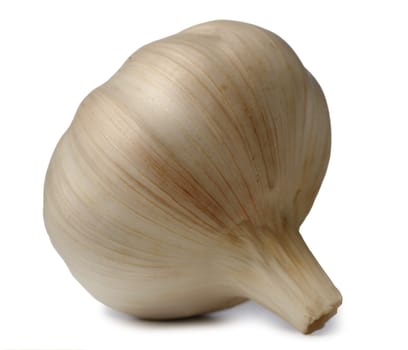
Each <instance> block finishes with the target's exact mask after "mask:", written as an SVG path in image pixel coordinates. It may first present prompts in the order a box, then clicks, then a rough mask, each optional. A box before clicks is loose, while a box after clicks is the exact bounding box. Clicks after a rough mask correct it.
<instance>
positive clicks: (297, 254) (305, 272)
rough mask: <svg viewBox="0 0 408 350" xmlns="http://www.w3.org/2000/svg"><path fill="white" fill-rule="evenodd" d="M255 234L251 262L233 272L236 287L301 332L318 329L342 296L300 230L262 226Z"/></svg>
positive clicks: (338, 303) (332, 313)
mask: <svg viewBox="0 0 408 350" xmlns="http://www.w3.org/2000/svg"><path fill="white" fill-rule="evenodd" d="M257 236H258V237H262V236H264V238H261V240H262V242H261V243H262V244H258V245H257V246H256V247H254V248H255V250H256V251H257V254H254V255H253V258H252V263H251V262H249V263H248V266H247V268H245V267H243V268H242V270H241V271H240V274H238V275H236V277H237V279H238V280H237V284H238V288H239V289H240V290H241V291H242V293H243V294H244V295H245V296H246V297H248V298H249V299H252V300H255V301H256V302H257V303H259V304H261V305H263V306H265V307H266V308H268V309H270V310H271V311H273V312H275V313H276V314H278V315H279V316H280V317H282V318H283V319H285V320H286V321H288V322H289V323H290V324H292V325H293V326H294V327H295V328H297V329H298V330H300V331H301V332H303V333H304V334H308V333H311V332H313V331H315V330H317V329H319V328H321V327H322V326H323V325H324V323H325V322H326V321H327V320H328V319H329V318H330V317H332V316H333V315H335V314H336V312H337V308H338V307H339V306H340V305H341V303H342V296H341V294H340V293H339V291H338V290H337V288H336V287H335V286H334V285H333V283H332V282H331V280H330V279H329V277H328V276H327V274H326V273H325V272H324V270H323V269H322V267H321V266H320V264H319V263H318V262H317V260H316V259H315V257H314V256H313V254H312V253H311V252H310V250H309V248H308V247H307V245H306V243H305V242H304V240H303V238H302V236H301V235H300V233H298V232H296V231H290V232H280V233H278V234H276V233H273V232H272V231H271V230H268V229H265V228H263V229H262V236H261V235H260V234H259V233H258V234H257ZM248 242H249V241H248ZM252 251H254V250H252ZM241 254H242V253H241Z"/></svg>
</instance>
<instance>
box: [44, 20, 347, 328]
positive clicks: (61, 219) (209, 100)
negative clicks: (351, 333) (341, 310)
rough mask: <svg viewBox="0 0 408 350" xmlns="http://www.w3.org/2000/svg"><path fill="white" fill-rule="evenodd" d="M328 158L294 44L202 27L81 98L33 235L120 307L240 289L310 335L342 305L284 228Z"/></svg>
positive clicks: (176, 305) (224, 303)
mask: <svg viewBox="0 0 408 350" xmlns="http://www.w3.org/2000/svg"><path fill="white" fill-rule="evenodd" d="M329 153H330V124H329V115H328V109H327V105H326V101H325V99H324V96H323V93H322V91H321V89H320V87H319V85H318V83H317V82H316V80H315V79H314V78H313V77H312V75H311V74H310V73H309V72H308V71H307V70H306V69H305V68H304V66H303V65H302V63H301V62H300V60H299V59H298V57H297V56H296V54H295V53H294V52H293V50H292V49H291V48H290V47H289V46H288V45H287V44H286V43H285V42H284V41H283V40H282V39H281V38H279V37H278V36H276V35H274V34H273V33H270V32H268V31H266V30H264V29H261V28H259V27H255V26H252V25H249V24H244V23H239V22H232V21H215V22H209V23H204V24H201V25H198V26H195V27H192V28H189V29H187V30H184V31H182V32H180V33H178V34H176V35H173V36H170V37H168V38H165V39H162V40H158V41H156V42H154V43H151V44H149V45H146V46H144V47H142V48H141V49H140V50H138V51H136V52H135V53H134V54H133V55H132V56H130V57H129V59H128V60H127V61H126V62H125V63H124V65H123V66H122V67H121V68H120V69H119V70H118V72H116V74H115V75H114V76H113V77H112V78H111V79H109V80H108V81H107V82H106V83H105V84H103V85H102V86H100V87H98V88H96V89H95V90H93V91H92V92H91V93H90V94H89V95H88V96H87V97H86V98H85V99H84V101H83V102H82V103H81V105H80V106H79V108H78V111H77V113H76V115H75V118H74V120H73V122H72V124H71V126H70V127H69V129H68V130H67V132H66V133H65V134H64V136H63V137H62V139H61V140H60V142H59V144H58V145H57V147H56V150H55V151H54V154H53V157H52V159H51V162H50V166H49V169H48V172H47V176H46V181H45V190H44V220H45V224H46V228H47V232H48V233H49V235H50V238H51V241H52V243H53V245H54V247H55V248H56V250H57V251H58V253H59V254H60V255H61V256H62V257H63V259H64V260H65V262H66V264H67V266H68V267H69V269H70V271H71V272H72V274H73V275H74V276H75V277H76V278H77V280H78V281H79V282H80V283H81V284H82V285H83V286H84V287H85V288H86V289H87V290H88V291H89V292H90V293H91V294H92V295H93V296H94V297H95V298H96V299H98V300H100V301H101V302H103V303H105V304H107V305H109V306H111V307H113V308H116V309H118V310H121V311H124V312H128V313H130V314H133V315H136V316H139V317H144V318H153V319H157V318H178V317H186V316H192V315H196V314H200V313H205V312H210V311H214V310H217V309H222V308H225V307H231V306H233V305H235V304H237V303H240V302H242V301H244V300H246V299H247V298H252V299H254V300H256V301H258V302H259V303H261V304H263V305H265V306H266V307H268V308H269V309H271V310H272V311H274V312H277V313H278V314H279V315H281V317H283V318H285V319H286V320H288V321H289V322H290V323H291V324H293V325H294V326H295V327H296V328H298V329H299V330H301V331H302V332H308V331H310V330H311V329H314V328H315V327H317V326H318V325H320V323H324V320H325V317H329V314H330V312H334V306H333V305H337V304H336V302H337V303H338V302H339V300H340V301H341V296H340V294H339V293H338V291H337V289H335V287H334V286H333V284H332V283H331V281H330V280H329V279H328V277H327V276H326V274H325V273H324V271H323V270H322V269H321V268H320V266H319V265H318V263H317V261H316V260H315V259H314V258H313V256H312V255H311V253H310V251H309V250H308V248H307V247H306V245H305V244H304V242H303V240H302V238H301V236H300V235H299V233H298V228H299V226H300V224H301V223H302V222H303V220H304V218H305V217H306V215H307V213H308V212H309V210H310V208H311V206H312V204H313V201H314V198H315V196H316V194H317V192H318V189H319V187H320V183H321V181H322V179H323V177H324V174H325V171H326V167H327V162H328V159H329ZM290 295H291V297H289V296H290ZM288 298H289V299H288ZM329 304H330V305H332V306H329Z"/></svg>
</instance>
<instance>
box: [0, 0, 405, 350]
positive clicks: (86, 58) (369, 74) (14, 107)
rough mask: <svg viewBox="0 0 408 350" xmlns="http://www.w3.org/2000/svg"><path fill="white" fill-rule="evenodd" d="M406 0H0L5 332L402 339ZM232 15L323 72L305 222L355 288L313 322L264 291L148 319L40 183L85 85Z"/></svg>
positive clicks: (108, 341) (20, 342)
mask: <svg viewBox="0 0 408 350" xmlns="http://www.w3.org/2000/svg"><path fill="white" fill-rule="evenodd" d="M407 18H408V10H407V9H405V8H404V1H400V2H397V1H383V2H377V1H367V2H365V1H353V2H351V1H350V2H347V1H337V2H335V1H320V2H319V1H299V2H295V1H284V0H280V1H255V0H251V1H245V2H244V1H231V2H226V1H224V2H223V1H220V0H219V1H214V2H210V1H208V0H207V1H202V2H201V1H200V2H198V1H197V2H196V1H188V2H187V1H176V0H172V1H161V2H159V1H151V0H150V1H147V0H146V1H133V2H124V1H110V2H106V1H95V2H90V1H83V2H82V1H78V2H75V1H65V2H63V1H48V2H45V1H25V2H22V1H8V2H7V1H1V3H0V118H1V122H0V162H1V163H0V164H1V171H0V177H1V181H0V186H1V192H0V204H1V213H2V214H1V216H0V218H1V220H0V234H1V242H0V269H1V270H0V348H4V349H17V348H19V349H34V348H35V349H40V348H41V349H51V348H52V349H68V348H70V349H104V348H110V349H115V348H117V349H166V348H170V349H173V348H174V349H217V348H220V349H234V348H235V349H247V348H259V349H262V348H264V349H293V348H295V347H301V348H302V349H328V348H329V349H344V348H346V347H350V346H353V347H357V346H359V347H362V346H364V347H365V348H368V347H369V346H371V347H373V346H376V347H377V346H378V347H379V348H385V347H387V348H401V349H402V348H407V346H408V341H407V336H406V328H407V324H408V322H407V316H406V315H407V313H408V302H407V298H408V286H407V278H408V273H407V267H408V240H407V234H408V232H407V226H406V223H405V220H406V218H407V209H408V200H407V198H408V188H407V182H408V181H407V180H408V171H407V161H408V157H407V153H408V138H407V134H408V121H407V118H408V107H407V104H408V96H407V95H408V84H407V81H408V68H407V64H408V24H407V23H408V21H407ZM213 19H235V20H241V21H246V22H250V23H253V24H256V25H259V26H262V27H265V28H267V29H269V30H271V31H273V32H276V33H277V34H279V35H280V36H281V37H283V38H284V39H285V40H286V41H287V42H288V43H289V44H290V45H291V46H292V47H293V49H294V50H295V51H296V52H297V54H298V55H299V57H300V58H301V60H302V61H303V63H304V65H305V66H306V67H307V68H308V69H309V70H310V71H311V72H312V73H313V74H314V76H315V77H316V78H317V80H318V81H319V82H320V84H321V85H322V87H323V90H324V92H325V94H326V97H327V100H328V104H329V107H330V112H331V120H332V131H333V148H332V155H331V162H330V165H329V170H328V173H327V176H326V178H325V181H324V183H323V186H322V189H321V191H320V194H319V196H318V198H317V200H316V202H315V205H314V208H313V210H312V212H311V214H310V215H309V217H308V218H307V219H306V222H305V223H304V225H303V227H302V228H301V232H302V234H303V236H304V238H305V240H306V241H307V243H308V245H309V246H310V248H311V250H312V251H313V252H314V254H315V255H316V257H317V258H318V260H319V261H320V263H321V264H322V266H323V267H324V268H325V270H326V271H327V273H328V274H329V276H331V278H332V279H333V281H334V283H335V284H336V285H337V286H338V287H339V289H340V290H341V292H342V294H343V297H344V302H343V305H342V306H341V308H340V309H339V313H338V315H337V316H335V317H334V318H333V319H332V320H331V321H329V322H328V323H327V324H326V327H325V328H324V329H322V330H321V331H318V332H316V333H314V334H312V335H310V336H304V335H302V334H300V333H298V332H297V331H295V330H293V329H292V328H291V327H290V326H289V325H287V324H286V323H285V322H283V321H281V320H280V319H278V318H277V317H276V316H274V315H273V314H271V313H270V312H269V311H266V310H264V309H262V308H261V307H259V306H257V305H256V304H255V303H246V304H243V305H241V306H239V307H235V308H233V309H230V310H227V311H224V312H220V313H215V314H212V315H209V316H208V317H203V318H196V319H192V320H186V321H181V322H167V323H151V322H146V321H140V320H137V319H132V318H131V317H127V316H125V315H121V314H119V313H116V312H114V311H111V310H109V309H107V308H106V307H105V306H103V305H102V304H100V303H98V302H97V301H95V300H94V299H93V298H92V297H91V296H90V295H88V293H87V292H86V291H85V290H84V289H83V288H82V287H81V286H80V285H79V284H78V283H77V282H76V281H75V280H74V278H73V277H72V276H71V275H70V274H69V272H68V270H67V268H66V267H65V265H64V263H63V261H62V259H61V258H60V257H59V256H58V255H57V253H56V252H55V251H54V249H53V247H52V246H51V244H50V242H49V239H48V236H47V233H46V231H45V229H44V226H43V220H42V191H43V181H44V176H45V171H46V168H47V165H48V161H49V158H50V156H51V153H52V151H53V149H54V147H55V145H56V143H57V141H58V139H59V137H60V136H61V135H62V133H63V132H64V130H65V129H66V128H67V127H68V125H69V123H70V121H71V119H72V117H73V116H74V113H75V110H76V108H77V106H78V105H79V103H80V102H81V100H82V98H83V97H84V96H85V95H86V94H87V93H88V92H89V91H90V90H91V89H93V88H95V87H96V86H98V85H100V84H101V83H103V82H104V81H106V80H107V79H109V77H110V76H111V75H112V74H113V73H114V72H115V71H116V70H117V69H118V68H119V66H120V65H121V64H122V63H123V62H124V61H125V60H126V58H127V57H128V56H129V55H130V54H131V53H132V52H133V51H134V50H136V49H137V48H139V47H140V46H142V45H144V44H146V43H148V42H150V41H152V40H155V39H159V38H161V37H164V36H167V35H170V34H173V33H175V32H178V31H180V30H182V29H185V28H187V27H189V26H191V25H194V24H197V23H200V22H204V21H208V20H213Z"/></svg>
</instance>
